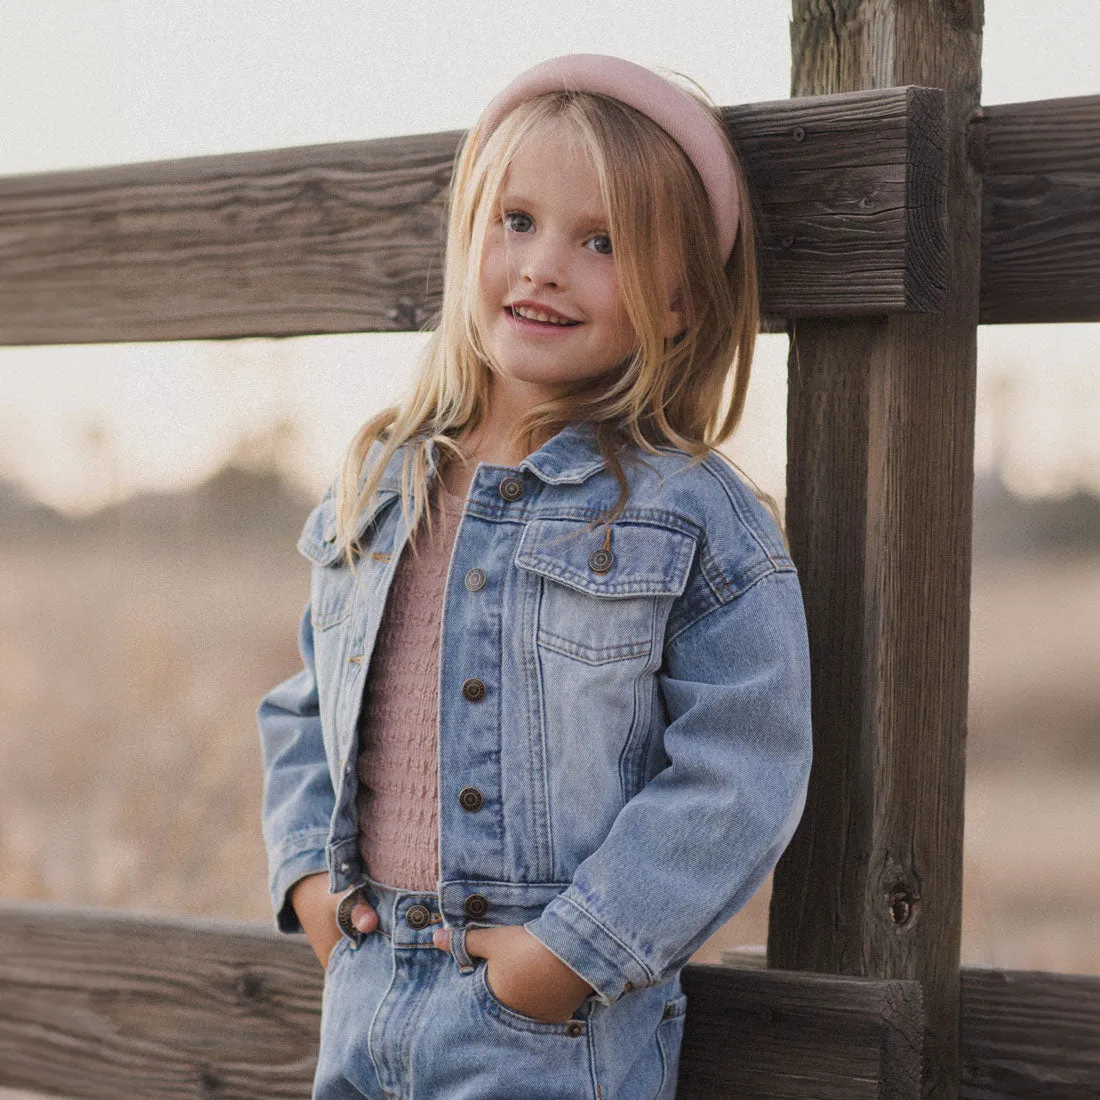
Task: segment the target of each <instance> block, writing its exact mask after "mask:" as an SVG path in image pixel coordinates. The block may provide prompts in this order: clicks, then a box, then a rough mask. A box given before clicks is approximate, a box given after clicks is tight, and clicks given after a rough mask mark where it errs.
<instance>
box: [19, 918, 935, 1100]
mask: <svg viewBox="0 0 1100 1100" xmlns="http://www.w3.org/2000/svg"><path fill="white" fill-rule="evenodd" d="M805 978H806V980H805V981H800V980H799V976H797V975H785V974H780V973H778V972H763V973H761V972H753V971H748V970H746V971H741V970H734V969H731V968H729V967H699V966H689V967H688V968H687V969H686V970H685V972H684V975H683V984H684V989H685V992H687V994H688V997H689V999H690V1001H691V1007H690V1010H689V1015H688V1022H687V1037H686V1038H685V1045H684V1052H685V1053H684V1059H683V1060H684V1066H683V1069H682V1070H681V1074H682V1081H683V1084H682V1086H681V1089H680V1091H679V1095H680V1096H681V1097H693V1098H694V1097H698V1098H703V1097H711V1096H714V1097H718V1096H721V1097H727V1096H731V1095H733V1096H746V1097H747V1096H764V1095H767V1096H770V1097H786V1096H790V1097H800V1098H803V1097H804V1098H807V1100H809V1098H810V1097H813V1098H816V1100H830V1098H833V1097H836V1098H837V1100H840V1098H844V1100H851V1098H857V1100H858V1098H861V1097H879V1096H883V1097H885V1096H890V1097H897V1098H898V1100H904V1098H907V1097H911V1096H915V1095H917V1093H916V1092H915V1091H913V1084H914V1082H915V1080H916V1073H917V1070H918V1064H919V1058H918V1057H917V1051H918V1049H919V1036H920V1028H921V1023H920V992H919V988H918V987H917V986H916V984H915V983H904V982H873V981H866V980H862V979H843V978H819V977H817V976H815V975H806V976H805ZM321 986H322V975H321V971H320V968H319V967H318V965H317V961H316V959H315V958H314V956H313V953H312V952H311V951H310V950H309V948H308V946H307V945H306V944H305V942H304V940H302V939H301V938H299V937H293V938H291V937H287V936H283V935H281V934H280V933H277V932H275V931H274V930H273V929H270V928H267V927H266V926H254V925H249V924H240V923H227V922H218V921H205V920H202V921H200V920H184V919H179V918H166V917H149V916H142V915H139V914H134V913H125V912H111V911H104V910H83V909H73V908H68V907H60V906H50V905H39V904H33V903H19V902H2V903H0V1086H6V1087H15V1088H28V1089H35V1090H36V1091H39V1092H42V1093H44V1094H46V1095H58V1096H66V1097H72V1098H82V1100H83V1098H94V1100H120V1098H126V1100H163V1098H172V1097H181V1098H182V1097H188V1098H197V1100H215V1098H216V1100H258V1098H261V1097H295V1098H304V1097H307V1096H308V1095H309V1093H310V1083H311V1081H312V1077H313V1070H314V1066H315V1059H316V1053H317V1036H318V1027H319V1023H320V1005H321ZM773 1073H775V1074H777V1076H776V1078H775V1081H776V1084H775V1088H776V1091H771V1089H770V1088H765V1087H764V1085H763V1084H762V1082H765V1081H768V1080H770V1079H771V1077H772V1074H773ZM883 1082H899V1084H898V1085H897V1086H896V1087H895V1086H891V1088H893V1089H894V1091H882V1088H883ZM750 1085H751V1087H750ZM441 1100H443V1098H441Z"/></svg>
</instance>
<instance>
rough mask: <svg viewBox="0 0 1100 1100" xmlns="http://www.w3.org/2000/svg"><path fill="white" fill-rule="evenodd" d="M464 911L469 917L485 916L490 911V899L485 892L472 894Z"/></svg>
mask: <svg viewBox="0 0 1100 1100" xmlns="http://www.w3.org/2000/svg"><path fill="white" fill-rule="evenodd" d="M462 911H463V913H465V914H466V916H468V917H483V916H485V914H486V913H488V912H489V899H488V898H487V897H486V896H485V895H484V894H471V895H470V896H469V897H468V898H467V899H466V904H465V905H463V907H462Z"/></svg>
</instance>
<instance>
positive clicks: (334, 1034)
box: [313, 879, 687, 1100]
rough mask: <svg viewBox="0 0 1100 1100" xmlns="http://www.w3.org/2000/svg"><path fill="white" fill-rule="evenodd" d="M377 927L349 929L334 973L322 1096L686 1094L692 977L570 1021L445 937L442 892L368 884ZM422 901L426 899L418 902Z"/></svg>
mask: <svg viewBox="0 0 1100 1100" xmlns="http://www.w3.org/2000/svg"><path fill="white" fill-rule="evenodd" d="M361 891H362V895H363V897H364V898H365V900H367V901H368V902H370V904H371V905H373V906H374V908H375V909H376V910H377V911H378V916H379V925H378V928H377V929H376V930H375V931H374V932H370V933H366V934H358V935H357V936H355V937H354V938H353V937H351V936H348V935H347V934H344V935H343V937H342V938H341V940H340V941H339V942H338V943H337V945H336V946H335V947H334V948H333V951H332V954H331V956H330V958H329V963H328V969H327V971H326V974H325V987H324V997H323V1002H322V1012H321V1048H320V1054H319V1057H318V1064H317V1075H316V1079H315V1081H314V1091H313V1096H314V1098H315V1100H360V1098H362V1097H370V1098H371V1100H383V1098H387V1100H389V1098H391V1097H393V1098H400V1100H528V1098H530V1100H580V1098H587V1100H672V1097H674V1096H675V1093H676V1076H677V1068H678V1064H679V1055H680V1043H681V1040H682V1038H683V1031H684V1013H685V1012H686V1010H687V998H686V997H685V996H684V994H683V992H682V990H681V988H680V974H679V972H678V971H677V973H676V974H674V975H673V976H672V977H671V978H668V979H667V980H665V981H664V982H661V983H660V984H657V985H653V986H649V987H647V988H644V989H639V990H635V991H632V992H630V993H627V994H625V995H624V996H622V997H620V998H619V999H618V1000H616V1001H615V1002H614V1003H613V1004H611V1005H605V1004H603V1003H601V1002H600V1000H599V998H598V997H597V995H596V994H595V993H592V994H589V996H588V997H587V998H586V999H585V1000H584V1002H583V1003H582V1004H581V1005H580V1007H579V1008H578V1009H577V1010H576V1012H575V1013H574V1014H573V1018H572V1019H571V1020H569V1021H568V1022H566V1023H546V1022H544V1021H542V1020H536V1019H533V1018H531V1017H529V1016H524V1015H521V1014H520V1013H518V1012H515V1011H513V1010H512V1009H510V1008H508V1007H507V1006H506V1005H504V1004H503V1003H502V1002H501V1001H499V1000H497V998H496V997H495V995H494V994H493V991H492V989H491V988H490V986H489V984H488V982H487V981H486V976H485V974H486V963H485V960H484V959H471V958H470V957H469V956H468V955H467V954H466V952H465V928H453V929H451V943H452V947H451V951H450V952H449V953H448V952H444V951H441V950H440V949H439V948H437V947H435V946H434V945H433V943H432V934H433V933H434V932H435V931H436V930H437V929H438V928H440V927H442V918H441V915H440V911H439V899H438V896H437V895H436V894H433V893H415V892H412V891H406V890H395V889H393V888H391V887H388V886H384V885H381V884H379V883H376V882H374V881H372V880H370V879H366V880H365V881H363V882H362V885H361ZM416 907H420V908H416Z"/></svg>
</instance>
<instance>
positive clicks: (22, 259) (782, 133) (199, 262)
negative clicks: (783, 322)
mask: <svg viewBox="0 0 1100 1100" xmlns="http://www.w3.org/2000/svg"><path fill="white" fill-rule="evenodd" d="M726 113H727V116H728V118H729V120H730V129H731V133H732V135H733V136H734V139H735V141H737V142H738V143H739V144H740V146H741V147H742V149H743V152H744V154H745V156H746V158H747V160H748V162H749V172H750V178H751V181H752V187H753V188H754V190H755V192H756V193H757V195H758V197H759V201H760V207H761V211H762V214H763V218H762V221H761V225H760V232H761V241H762V251H763V307H764V310H765V312H766V313H768V314H770V315H772V317H776V316H786V315H790V316H804V315H807V314H815V315H817V314H824V315H834V314H845V315H846V314H852V313H855V314H859V315H867V314H880V313H886V312H890V311H893V310H909V309H914V310H928V309H935V308H937V307H938V305H939V304H940V303H941V302H942V300H943V292H944V284H943V280H942V270H943V229H942V216H943V189H942V188H943V177H944V172H945V163H946V161H945V157H944V153H943V141H942V129H943V126H944V119H945V115H944V109H943V101H942V96H941V94H940V93H939V92H938V91H937V90H935V89H915V88H908V89H907V88H893V89H888V90H881V91H874V92H870V93H859V94H856V95H851V96H837V97H831V98H829V99H827V100H826V99H819V98H814V99H812V100H808V101H806V102H801V103H800V102H793V103H792V102H790V101H783V102H780V103H764V104H754V105H750V106H744V107H736V108H729V109H728V110H727V112H726ZM937 119H939V121H938V122H937ZM937 126H938V127H939V130H940V134H939V135H938V136H937V134H936V129H937ZM462 136H463V135H462V134H461V133H460V132H448V133H439V134H422V135H416V136H413V137H401V138H385V139H380V140H377V141H367V142H355V143H347V144H338V145H320V146H312V147H303V148H298V149H281V150H273V151H270V152H260V153H249V154H238V155H232V156H216V157H198V158H190V159H185V160H176V161H164V162H157V163H152V164H135V165H123V166H118V167H112V168H102V169H90V170H83V171H74V172H54V173H49V174H45V175H35V176H12V177H7V178H2V179H0V344H42V343H90V342H97V341H130V340H132V341H140V340H177V339H199V338H216V337H237V336H292V335H303V334H308V333H332V332H368V331H369V332H396V331H403V330H413V329H418V328H423V327H427V326H429V325H430V324H432V323H433V319H434V316H435V314H436V312H437V310H438V308H439V298H440V293H441V289H442V282H441V262H442V248H443V240H444V224H443V221H444V198H445V192H446V188H447V186H448V184H449V181H450V175H451V166H452V161H453V157H454V154H455V151H456V149H457V147H458V143H459V141H460V139H461V138H462ZM766 327H774V321H771V322H768V323H766Z"/></svg>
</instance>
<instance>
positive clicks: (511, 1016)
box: [472, 959, 588, 1039]
mask: <svg viewBox="0 0 1100 1100" xmlns="http://www.w3.org/2000/svg"><path fill="white" fill-rule="evenodd" d="M488 971H489V966H488V960H486V959H479V960H478V962H477V969H476V970H475V971H474V973H473V979H472V981H473V986H474V996H475V997H476V998H477V1001H478V1003H479V1004H480V1006H481V1008H482V1010H483V1011H484V1013H485V1014H486V1015H488V1016H491V1017H492V1018H493V1019H495V1020H496V1021H497V1022H498V1023H501V1024H503V1025H504V1026H505V1027H510V1028H512V1029H513V1030H514V1031H525V1032H536V1033H538V1034H542V1035H559V1036H562V1037H563V1038H568V1039H579V1038H581V1037H582V1036H584V1035H586V1034H587V1031H588V1027H587V1024H586V1022H585V1021H584V1020H583V1019H579V1018H577V1017H576V1016H574V1018H573V1019H571V1020H566V1021H565V1022H564V1023H556V1022H553V1021H550V1020H539V1019H537V1018H536V1017H534V1016H525V1015H524V1014H523V1013H522V1012H517V1011H516V1010H515V1009H514V1008H509V1007H508V1005H506V1004H505V1003H504V1002H503V1001H502V1000H500V998H498V997H497V995H496V994H495V993H494V992H493V990H492V987H491V986H490V985H489V978H488ZM586 1005H587V1002H585V1004H582V1006H581V1007H580V1008H578V1009H577V1012H583V1011H584V1009H585V1007H586Z"/></svg>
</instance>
